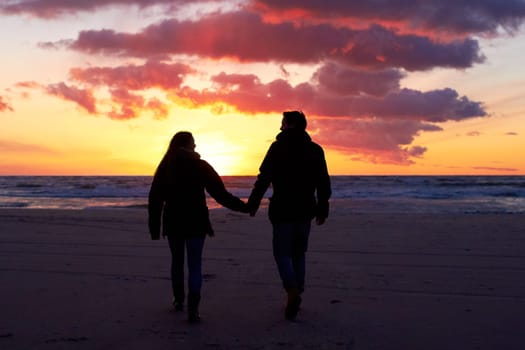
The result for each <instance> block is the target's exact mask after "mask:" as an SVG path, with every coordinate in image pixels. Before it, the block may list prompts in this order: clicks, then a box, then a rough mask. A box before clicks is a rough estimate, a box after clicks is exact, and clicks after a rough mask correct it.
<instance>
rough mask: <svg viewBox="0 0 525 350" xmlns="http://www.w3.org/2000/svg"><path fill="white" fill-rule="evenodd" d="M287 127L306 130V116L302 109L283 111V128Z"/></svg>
mask: <svg viewBox="0 0 525 350" xmlns="http://www.w3.org/2000/svg"><path fill="white" fill-rule="evenodd" d="M286 129H300V130H306V117H305V115H304V113H303V112H301V111H286V112H283V121H282V124H281V130H286Z"/></svg>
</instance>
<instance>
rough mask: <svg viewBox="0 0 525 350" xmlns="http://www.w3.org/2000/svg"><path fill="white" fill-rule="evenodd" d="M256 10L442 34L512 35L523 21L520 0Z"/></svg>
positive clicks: (343, 0) (280, 5)
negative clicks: (295, 13) (501, 31)
mask: <svg viewBox="0 0 525 350" xmlns="http://www.w3.org/2000/svg"><path fill="white" fill-rule="evenodd" d="M253 3H255V4H256V5H257V6H256V7H259V8H264V9H266V10H271V11H275V12H278V13H281V15H282V12H283V11H289V12H292V11H295V12H299V13H302V16H303V18H304V17H311V18H318V19H319V18H325V19H327V18H336V19H339V18H354V19H356V20H359V21H370V22H375V23H377V22H382V21H385V22H390V23H398V24H400V25H403V26H405V27H408V28H413V29H423V30H428V31H435V30H437V31H441V32H444V33H458V34H469V33H473V34H474V33H488V34H496V33H497V31H498V29H499V28H503V29H505V30H507V31H510V32H513V31H515V30H517V29H518V28H519V26H520V25H521V24H522V23H523V21H524V20H525V1H523V0H503V1H498V0H475V1H472V0H455V1H443V0H427V1H405V0H393V1H392V0H376V1H347V0H331V1H326V0H287V1H282V0H254V1H253Z"/></svg>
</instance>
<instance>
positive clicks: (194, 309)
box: [188, 293, 201, 323]
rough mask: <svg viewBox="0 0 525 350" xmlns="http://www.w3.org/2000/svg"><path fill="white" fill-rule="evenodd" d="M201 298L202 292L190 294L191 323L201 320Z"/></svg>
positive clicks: (189, 314)
mask: <svg viewBox="0 0 525 350" xmlns="http://www.w3.org/2000/svg"><path fill="white" fill-rule="evenodd" d="M200 300H201V296H200V294H195V293H189V294H188V321H189V322H190V323H198V322H200V320H201V317H200V315H199V302H200Z"/></svg>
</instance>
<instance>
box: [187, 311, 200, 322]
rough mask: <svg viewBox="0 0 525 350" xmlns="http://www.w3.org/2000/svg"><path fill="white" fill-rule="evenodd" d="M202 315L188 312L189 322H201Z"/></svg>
mask: <svg viewBox="0 0 525 350" xmlns="http://www.w3.org/2000/svg"><path fill="white" fill-rule="evenodd" d="M200 321H201V316H200V315H199V314H198V313H190V314H188V322H189V323H200Z"/></svg>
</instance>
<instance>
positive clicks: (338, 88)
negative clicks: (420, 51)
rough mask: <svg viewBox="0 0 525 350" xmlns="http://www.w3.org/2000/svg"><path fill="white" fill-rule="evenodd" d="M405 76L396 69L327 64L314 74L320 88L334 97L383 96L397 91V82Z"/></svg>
mask: <svg viewBox="0 0 525 350" xmlns="http://www.w3.org/2000/svg"><path fill="white" fill-rule="evenodd" d="M405 76H406V74H405V73H403V72H402V71H401V70H398V69H392V68H390V69H384V70H372V71H370V70H363V69H354V68H348V67H345V66H341V65H338V64H335V63H333V62H328V63H326V64H325V65H323V66H322V67H321V68H319V70H317V72H316V73H315V74H314V79H316V80H317V81H318V84H319V85H320V88H322V89H324V90H326V91H328V92H330V93H332V94H334V95H359V94H361V93H364V94H368V95H374V96H384V95H386V94H387V93H388V92H391V91H396V90H399V82H400V80H401V79H402V78H404V77H405Z"/></svg>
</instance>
